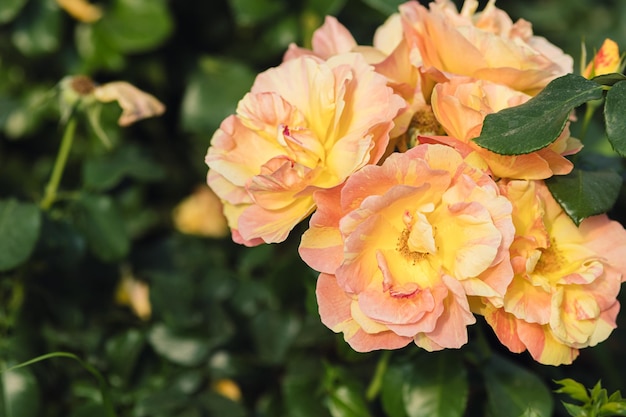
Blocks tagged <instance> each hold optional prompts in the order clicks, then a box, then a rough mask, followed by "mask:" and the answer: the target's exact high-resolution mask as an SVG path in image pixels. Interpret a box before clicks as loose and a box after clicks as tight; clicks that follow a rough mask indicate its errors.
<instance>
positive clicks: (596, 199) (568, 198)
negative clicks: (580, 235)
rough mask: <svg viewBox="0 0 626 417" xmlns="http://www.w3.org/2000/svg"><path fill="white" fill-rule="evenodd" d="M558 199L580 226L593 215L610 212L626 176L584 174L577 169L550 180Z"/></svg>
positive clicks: (547, 183)
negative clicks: (623, 177)
mask: <svg viewBox="0 0 626 417" xmlns="http://www.w3.org/2000/svg"><path fill="white" fill-rule="evenodd" d="M546 185H547V186H548V188H549V189H550V192H551V193H552V196H553V197H554V199H555V200H556V201H557V202H558V203H559V204H560V205H561V207H562V208H563V210H564V211H565V212H566V213H567V215H568V216H569V217H570V218H571V219H572V220H573V221H574V223H576V225H580V223H581V222H582V221H583V220H584V219H585V218H587V217H589V216H594V215H597V214H602V213H606V212H607V211H609V210H610V209H611V208H612V207H613V205H614V204H615V201H616V200H617V197H618V195H619V190H620V187H621V185H622V177H621V176H620V175H618V174H616V173H615V172H612V171H582V170H580V169H574V170H573V171H572V172H570V173H569V174H567V175H555V176H553V177H551V178H549V179H547V180H546Z"/></svg>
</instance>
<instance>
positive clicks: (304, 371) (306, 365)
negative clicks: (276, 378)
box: [281, 356, 329, 417]
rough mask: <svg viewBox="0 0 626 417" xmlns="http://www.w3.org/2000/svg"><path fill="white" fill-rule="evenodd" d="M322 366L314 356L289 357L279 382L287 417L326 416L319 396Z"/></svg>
mask: <svg viewBox="0 0 626 417" xmlns="http://www.w3.org/2000/svg"><path fill="white" fill-rule="evenodd" d="M322 372H323V368H322V367H321V366H320V364H319V359H318V358H315V357H310V356H309V357H300V356H297V357H294V358H290V359H289V362H288V364H287V374H286V375H285V378H284V380H283V383H282V384H281V391H282V395H283V397H284V403H285V407H286V411H287V412H286V413H285V414H286V415H288V416H289V417H328V416H329V413H328V410H327V409H326V407H324V405H323V401H322V399H321V396H320V385H321V379H322Z"/></svg>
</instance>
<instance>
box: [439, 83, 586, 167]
mask: <svg viewBox="0 0 626 417" xmlns="http://www.w3.org/2000/svg"><path fill="white" fill-rule="evenodd" d="M529 99H530V96H528V95H526V94H524V93H520V92H518V91H515V90H512V89H511V88H509V87H507V86H505V85H499V84H494V83H492V82H489V81H484V80H475V79H473V78H468V77H452V79H450V80H449V81H447V82H443V83H439V84H437V85H436V86H435V88H434V90H433V94H432V101H431V105H432V109H433V112H434V114H435V117H436V118H437V120H438V121H439V123H441V125H442V127H443V129H444V130H445V132H446V133H447V134H448V136H446V137H440V138H435V139H436V140H438V141H439V142H442V143H445V144H448V145H450V146H453V147H455V148H458V149H459V150H464V152H465V153H467V152H476V153H478V154H479V155H480V156H481V157H482V158H483V159H484V160H485V162H486V163H487V165H488V166H489V169H490V170H491V173H492V174H493V175H494V176H495V177H501V178H515V179H545V178H549V177H551V176H552V175H564V174H567V173H569V172H570V171H571V170H572V168H573V165H572V163H571V162H570V161H569V160H568V159H566V158H565V156H566V155H571V154H573V153H576V152H578V151H579V150H580V149H581V148H582V145H581V144H580V141H578V140H577V139H575V138H572V137H570V135H569V127H566V128H565V129H564V131H563V133H562V134H561V136H560V137H559V138H558V139H557V140H556V141H554V142H553V143H552V144H550V145H549V146H548V147H546V148H543V149H540V150H539V151H536V152H532V153H529V154H524V155H515V156H508V155H498V154H496V153H494V152H491V151H488V150H487V149H485V148H482V147H480V146H478V145H477V144H476V143H475V142H474V141H473V140H472V139H473V138H475V137H478V136H479V135H480V131H481V129H482V126H483V122H484V119H485V116H486V115H487V114H489V113H495V112H498V111H500V110H502V109H505V108H508V107H513V106H517V105H519V104H522V103H524V102H526V101H527V100H529Z"/></svg>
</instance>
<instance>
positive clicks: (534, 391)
mask: <svg viewBox="0 0 626 417" xmlns="http://www.w3.org/2000/svg"><path fill="white" fill-rule="evenodd" d="M483 373H484V376H485V385H486V388H487V397H488V409H489V412H490V415H492V416H516V417H522V416H523V417H550V416H552V409H553V404H552V396H551V394H550V391H549V390H548V388H547V387H546V385H545V384H544V383H543V381H542V380H541V379H539V377H537V376H536V375H535V374H533V373H531V372H529V371H528V370H526V369H524V368H522V367H520V366H518V365H516V364H514V363H513V362H510V361H508V360H505V359H503V358H500V357H498V356H493V357H492V358H491V360H490V361H489V362H488V363H487V366H485V367H483Z"/></svg>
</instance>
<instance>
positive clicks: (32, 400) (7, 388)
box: [0, 368, 40, 417]
mask: <svg viewBox="0 0 626 417" xmlns="http://www.w3.org/2000/svg"><path fill="white" fill-rule="evenodd" d="M0 388H1V391H0V415H2V416H6V417H37V416H39V415H40V414H39V408H40V405H39V387H38V385H37V380H36V379H35V377H34V376H33V374H32V373H31V371H30V370H29V369H25V368H20V369H14V370H11V371H7V372H3V373H1V374H0Z"/></svg>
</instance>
